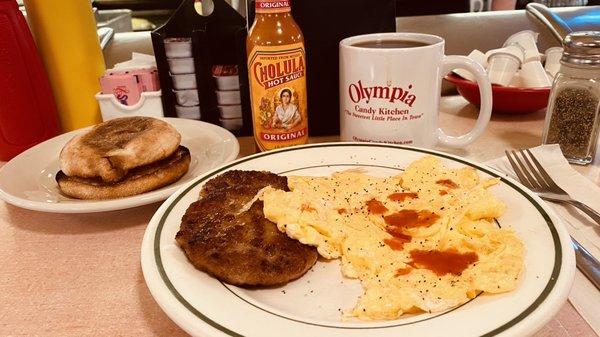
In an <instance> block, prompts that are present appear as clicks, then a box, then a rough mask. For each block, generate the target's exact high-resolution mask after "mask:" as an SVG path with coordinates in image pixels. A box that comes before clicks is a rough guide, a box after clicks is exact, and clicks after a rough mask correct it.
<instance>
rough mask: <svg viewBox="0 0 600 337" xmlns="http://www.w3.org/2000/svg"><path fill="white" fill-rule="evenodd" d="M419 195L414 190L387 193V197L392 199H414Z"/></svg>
mask: <svg viewBox="0 0 600 337" xmlns="http://www.w3.org/2000/svg"><path fill="white" fill-rule="evenodd" d="M418 197H419V195H418V194H417V193H415V192H399V193H393V194H390V195H388V199H390V200H392V201H400V202H402V201H404V200H406V199H416V198H418Z"/></svg>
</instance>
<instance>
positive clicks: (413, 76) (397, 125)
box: [340, 33, 492, 147]
mask: <svg viewBox="0 0 600 337" xmlns="http://www.w3.org/2000/svg"><path fill="white" fill-rule="evenodd" d="M388 40H401V41H418V42H423V43H426V44H427V45H424V46H418V47H408V48H369V47H361V46H355V44H358V43H364V42H368V41H388ZM457 68H462V69H467V70H469V71H471V72H472V73H473V74H474V75H475V79H476V82H477V84H478V85H479V90H480V93H481V108H480V111H479V117H478V118H477V121H476V123H475V126H474V127H473V129H472V130H471V131H470V132H469V133H467V134H464V135H462V136H457V137H455V136H449V135H446V134H445V133H444V132H443V131H442V130H441V129H440V128H438V115H439V106H440V89H441V79H442V77H443V76H444V75H446V74H447V73H449V72H450V71H452V69H457ZM491 111H492V87H491V85H490V82H489V79H488V77H487V74H486V72H485V69H483V67H482V66H481V65H479V64H477V62H475V61H473V60H471V59H469V58H467V57H465V56H445V55H444V39H442V38H441V37H439V36H435V35H428V34H416V33H382V34H367V35H359V36H353V37H350V38H347V39H344V40H342V41H341V42H340V134H341V140H342V141H366V142H384V143H394V144H408V145H415V146H423V147H434V146H435V145H436V144H438V143H442V144H444V145H447V146H452V147H462V146H465V145H467V144H469V143H471V142H473V141H474V140H475V139H476V138H477V137H479V136H480V135H481V134H482V133H483V131H484V129H485V127H486V126H487V124H488V122H489V120H490V116H491Z"/></svg>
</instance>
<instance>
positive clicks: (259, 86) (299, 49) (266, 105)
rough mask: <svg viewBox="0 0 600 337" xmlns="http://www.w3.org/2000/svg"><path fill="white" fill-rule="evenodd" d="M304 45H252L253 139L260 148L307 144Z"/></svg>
mask: <svg viewBox="0 0 600 337" xmlns="http://www.w3.org/2000/svg"><path fill="white" fill-rule="evenodd" d="M305 60H306V57H305V53H304V45H303V44H302V43H296V44H291V45H286V46H276V47H273V46H255V47H254V48H253V50H252V52H251V53H250V56H249V57H248V76H249V78H250V94H251V99H252V121H253V125H254V139H255V140H256V143H257V144H258V147H259V149H260V150H261V151H266V150H272V149H277V148H281V147H286V146H292V145H300V144H306V142H307V141H308V116H307V109H306V108H307V100H306V63H305Z"/></svg>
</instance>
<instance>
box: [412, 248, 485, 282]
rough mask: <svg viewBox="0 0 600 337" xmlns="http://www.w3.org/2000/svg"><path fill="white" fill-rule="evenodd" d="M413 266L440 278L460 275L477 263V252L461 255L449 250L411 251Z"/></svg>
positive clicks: (456, 251) (454, 250)
mask: <svg viewBox="0 0 600 337" xmlns="http://www.w3.org/2000/svg"><path fill="white" fill-rule="evenodd" d="M410 257H411V258H412V262H411V263H410V265H411V266H414V267H419V268H425V269H429V270H431V271H432V272H434V273H435V274H436V275H438V276H442V275H446V274H453V275H460V274H461V273H462V272H463V271H464V270H465V269H467V267H469V266H470V265H471V264H473V263H475V262H477V261H478V260H479V257H478V256H477V253H475V252H467V253H459V252H458V250H456V249H452V248H451V249H448V250H419V249H415V250H411V251H410Z"/></svg>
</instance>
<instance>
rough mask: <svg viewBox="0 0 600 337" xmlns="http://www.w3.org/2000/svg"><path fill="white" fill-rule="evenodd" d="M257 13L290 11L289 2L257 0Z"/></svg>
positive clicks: (283, 0) (282, 0)
mask: <svg viewBox="0 0 600 337" xmlns="http://www.w3.org/2000/svg"><path fill="white" fill-rule="evenodd" d="M255 9H256V13H281V12H289V11H290V1H289V0H256V2H255Z"/></svg>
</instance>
